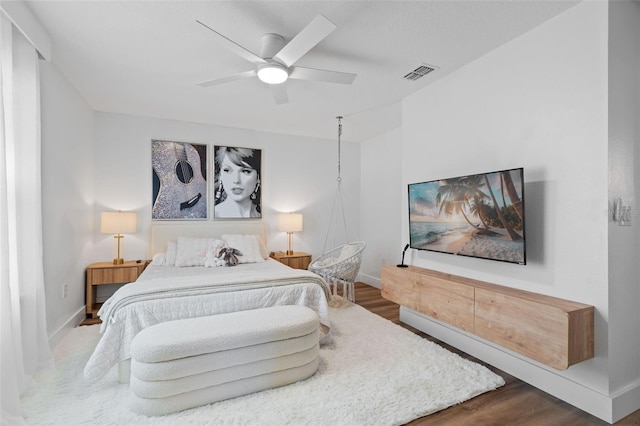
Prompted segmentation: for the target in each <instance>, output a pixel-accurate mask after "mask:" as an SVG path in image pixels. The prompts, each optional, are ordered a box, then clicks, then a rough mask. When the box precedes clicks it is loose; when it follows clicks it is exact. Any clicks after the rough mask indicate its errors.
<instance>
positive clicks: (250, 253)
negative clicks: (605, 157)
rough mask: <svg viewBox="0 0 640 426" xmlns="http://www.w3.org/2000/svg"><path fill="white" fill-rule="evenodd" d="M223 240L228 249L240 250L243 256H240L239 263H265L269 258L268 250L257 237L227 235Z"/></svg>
mask: <svg viewBox="0 0 640 426" xmlns="http://www.w3.org/2000/svg"><path fill="white" fill-rule="evenodd" d="M222 239H223V240H224V241H225V242H226V243H227V247H231V248H234V249H238V250H240V253H242V256H238V263H259V262H264V261H265V259H266V258H267V256H268V254H267V248H266V247H265V245H264V243H263V242H262V239H261V238H260V237H259V236H257V235H251V234H247V235H242V234H225V235H223V236H222Z"/></svg>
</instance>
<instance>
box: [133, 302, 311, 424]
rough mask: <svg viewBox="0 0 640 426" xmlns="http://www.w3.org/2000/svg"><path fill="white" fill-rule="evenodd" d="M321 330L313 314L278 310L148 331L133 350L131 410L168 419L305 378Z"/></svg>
mask: <svg viewBox="0 0 640 426" xmlns="http://www.w3.org/2000/svg"><path fill="white" fill-rule="evenodd" d="M318 325H319V321H318V315H317V314H316V313H315V312H314V311H313V310H312V309H309V308H307V307H304V306H275V307H270V308H263V309H255V310H250V311H241V312H232V313H228V314H221V315H213V316H208V317H199V318H189V319H182V320H177V321H169V322H164V323H161V324H157V325H154V326H152V327H148V328H146V329H144V330H142V331H141V332H140V333H138V335H136V337H135V338H134V339H133V342H132V344H131V393H132V401H131V409H132V410H133V411H135V412H137V413H140V414H146V415H150V416H155V415H162V414H168V413H172V412H175V411H181V410H185V409H188V408H193V407H197V406H200V405H205V404H209V403H212V402H216V401H221V400H224V399H228V398H234V397H237V396H241V395H246V394H249V393H253V392H258V391H261V390H265V389H270V388H274V387H278V386H283V385H287V384H290V383H294V382H297V381H300V380H304V379H306V378H308V377H310V376H312V375H313V374H314V373H315V372H316V371H317V369H318V363H319V358H318V353H319V345H318V339H319V333H318Z"/></svg>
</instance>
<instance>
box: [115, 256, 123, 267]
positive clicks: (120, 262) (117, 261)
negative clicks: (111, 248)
mask: <svg viewBox="0 0 640 426" xmlns="http://www.w3.org/2000/svg"><path fill="white" fill-rule="evenodd" d="M123 263H124V259H123V258H121V257H119V258H117V259H113V264H114V265H122V264H123Z"/></svg>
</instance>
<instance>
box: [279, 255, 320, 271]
mask: <svg viewBox="0 0 640 426" xmlns="http://www.w3.org/2000/svg"><path fill="white" fill-rule="evenodd" d="M271 258H272V259H275V260H277V261H278V262H280V263H283V264H285V265H287V266H289V267H290V268H293V269H307V268H308V267H309V264H310V263H311V255H310V254H309V253H303V252H295V253H293V254H285V253H282V252H276V253H271Z"/></svg>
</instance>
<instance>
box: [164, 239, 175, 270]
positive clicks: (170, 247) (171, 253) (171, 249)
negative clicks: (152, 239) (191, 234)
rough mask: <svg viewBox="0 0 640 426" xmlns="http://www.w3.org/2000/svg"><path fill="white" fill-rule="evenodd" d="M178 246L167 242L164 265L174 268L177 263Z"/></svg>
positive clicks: (173, 242) (172, 242)
mask: <svg viewBox="0 0 640 426" xmlns="http://www.w3.org/2000/svg"><path fill="white" fill-rule="evenodd" d="M176 253H177V246H176V242H175V241H168V242H167V253H166V254H165V255H164V265H165V266H173V265H175V263H176Z"/></svg>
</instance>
